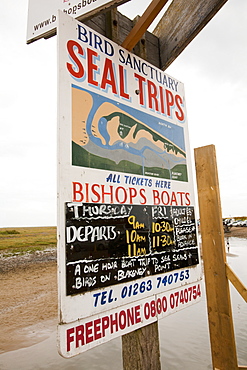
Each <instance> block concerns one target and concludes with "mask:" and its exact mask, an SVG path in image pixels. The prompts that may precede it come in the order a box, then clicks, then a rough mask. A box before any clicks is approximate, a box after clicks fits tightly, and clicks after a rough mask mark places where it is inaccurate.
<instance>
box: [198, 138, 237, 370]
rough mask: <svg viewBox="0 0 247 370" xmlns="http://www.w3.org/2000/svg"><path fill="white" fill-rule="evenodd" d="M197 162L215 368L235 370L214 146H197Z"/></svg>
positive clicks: (234, 345) (235, 363)
mask: <svg viewBox="0 0 247 370" xmlns="http://www.w3.org/2000/svg"><path fill="white" fill-rule="evenodd" d="M195 163H196V178H197V187H198V199H199V208H200V225H201V235H202V252H203V262H204V271H205V283H206V294H207V307H208V322H209V331H210V341H211V352H212V362H213V368H214V369H219V370H236V369H238V364H237V354H236V344H235V337H234V328H233V320H232V311H231V302H230V292H229V283H228V279H227V275H226V267H225V262H226V252H225V243H224V230H223V222H222V214H221V203H220V191H219V183H218V174H217V164H216V154H215V147H214V146H213V145H209V146H206V147H202V148H197V149H195Z"/></svg>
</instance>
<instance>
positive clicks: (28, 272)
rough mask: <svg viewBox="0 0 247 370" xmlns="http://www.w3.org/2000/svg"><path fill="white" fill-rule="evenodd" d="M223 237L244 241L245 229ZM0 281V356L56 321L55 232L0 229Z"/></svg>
mask: <svg viewBox="0 0 247 370" xmlns="http://www.w3.org/2000/svg"><path fill="white" fill-rule="evenodd" d="M226 235H227V236H233V237H239V238H247V227H233V228H231V231H230V233H227V234H226ZM0 280H1V290H0V322H1V323H2V326H1V332H0V353H3V352H6V351H11V350H15V349H18V348H22V347H27V346H29V345H32V344H35V343H37V342H39V341H42V340H43V339H44V338H45V335H47V321H48V320H50V322H51V328H52V329H51V330H53V329H54V323H55V322H56V320H57V266H56V228H55V227H39V228H35V227H31V228H28V227H26V228H14V229H12V228H4V229H0ZM43 329H45V334H42V332H43V333H44V330H43Z"/></svg>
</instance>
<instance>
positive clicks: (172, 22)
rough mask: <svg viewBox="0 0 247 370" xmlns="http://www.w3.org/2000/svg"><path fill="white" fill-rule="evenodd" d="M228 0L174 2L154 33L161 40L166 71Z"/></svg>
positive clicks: (162, 61) (163, 63)
mask: <svg viewBox="0 0 247 370" xmlns="http://www.w3.org/2000/svg"><path fill="white" fill-rule="evenodd" d="M226 2H227V0H205V1H201V0H173V2H172V3H171V5H170V6H169V8H168V9H167V11H166V12H165V14H164V16H163V18H162V19H161V20H160V22H159V23H158V25H157V27H156V28H155V30H154V31H153V34H154V35H156V36H157V37H159V40H160V57H161V69H163V70H165V69H166V68H167V67H168V66H169V65H170V64H171V63H172V62H173V61H174V60H175V59H176V58H177V57H178V56H179V54H181V53H182V51H183V50H184V49H185V48H186V46H187V45H188V44H189V43H190V42H191V41H192V40H193V39H194V38H195V37H196V36H197V34H198V33H199V32H200V31H201V30H202V29H203V28H204V27H205V26H206V24H207V23H208V22H209V21H210V20H211V19H212V18H213V17H214V16H215V14H216V13H217V12H218V11H219V10H220V8H221V7H222V6H223V5H224V4H225V3H226Z"/></svg>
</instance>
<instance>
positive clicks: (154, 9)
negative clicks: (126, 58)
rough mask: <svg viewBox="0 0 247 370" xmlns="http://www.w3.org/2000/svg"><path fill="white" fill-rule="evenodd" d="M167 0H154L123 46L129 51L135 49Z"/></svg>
mask: <svg viewBox="0 0 247 370" xmlns="http://www.w3.org/2000/svg"><path fill="white" fill-rule="evenodd" d="M167 2H168V0H153V1H152V2H151V3H150V5H149V6H148V7H147V9H146V10H145V12H144V13H143V15H142V16H141V17H140V18H139V20H138V22H136V24H135V26H134V27H133V29H132V30H131V31H130V33H129V34H128V36H127V37H126V39H125V40H124V42H123V43H122V47H123V48H125V49H127V50H129V51H130V50H132V49H133V47H134V46H135V45H136V44H137V43H138V41H139V40H140V39H141V37H142V35H143V34H144V33H145V32H146V31H147V29H148V27H149V26H150V24H151V23H152V22H153V21H154V19H155V18H156V17H157V15H158V14H159V12H160V11H161V10H162V8H163V7H164V6H165V4H166V3H167Z"/></svg>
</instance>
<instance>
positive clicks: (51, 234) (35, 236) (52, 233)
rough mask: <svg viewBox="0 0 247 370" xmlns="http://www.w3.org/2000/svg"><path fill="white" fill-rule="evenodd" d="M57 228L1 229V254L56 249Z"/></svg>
mask: <svg viewBox="0 0 247 370" xmlns="http://www.w3.org/2000/svg"><path fill="white" fill-rule="evenodd" d="M56 245H57V239H56V227H17V228H15V229H12V228H11V229H10V228H0V253H2V254H4V255H11V254H24V253H27V252H29V253H32V252H35V251H38V250H40V251H42V250H44V249H46V248H48V247H51V248H52V247H56Z"/></svg>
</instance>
